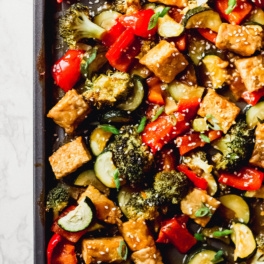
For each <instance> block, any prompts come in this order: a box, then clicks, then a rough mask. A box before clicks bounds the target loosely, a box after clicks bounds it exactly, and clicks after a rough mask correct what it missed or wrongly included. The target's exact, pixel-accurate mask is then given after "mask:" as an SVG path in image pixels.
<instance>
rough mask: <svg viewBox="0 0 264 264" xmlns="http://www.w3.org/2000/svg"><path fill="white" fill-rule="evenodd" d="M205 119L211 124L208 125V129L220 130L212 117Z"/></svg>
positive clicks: (207, 116)
mask: <svg viewBox="0 0 264 264" xmlns="http://www.w3.org/2000/svg"><path fill="white" fill-rule="evenodd" d="M206 119H207V120H208V121H210V122H211V123H212V124H209V125H208V127H209V128H211V129H213V130H221V127H220V126H219V125H218V123H219V122H218V120H217V119H216V118H215V117H214V116H213V115H211V114H208V115H206Z"/></svg>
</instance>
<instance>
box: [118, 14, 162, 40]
mask: <svg viewBox="0 0 264 264" xmlns="http://www.w3.org/2000/svg"><path fill="white" fill-rule="evenodd" d="M154 14H155V12H154V10H153V9H144V10H139V11H137V12H136V13H133V14H129V15H123V16H120V17H119V18H118V21H119V22H120V23H121V24H122V25H123V26H125V27H126V28H131V29H133V32H134V34H135V35H136V36H139V37H142V38H149V37H151V36H154V35H155V34H156V32H157V25H155V26H154V27H153V28H152V29H148V27H149V23H150V19H151V17H152V16H153V15H154Z"/></svg>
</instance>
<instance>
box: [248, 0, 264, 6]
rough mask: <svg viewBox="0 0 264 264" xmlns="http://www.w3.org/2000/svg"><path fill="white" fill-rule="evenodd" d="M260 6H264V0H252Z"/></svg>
mask: <svg viewBox="0 0 264 264" xmlns="http://www.w3.org/2000/svg"><path fill="white" fill-rule="evenodd" d="M251 2H252V3H254V4H255V5H256V6H257V7H259V8H264V0H251Z"/></svg>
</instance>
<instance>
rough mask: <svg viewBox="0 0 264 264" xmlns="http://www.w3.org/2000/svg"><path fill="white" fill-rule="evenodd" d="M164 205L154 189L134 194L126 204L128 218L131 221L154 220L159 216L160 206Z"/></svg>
mask: <svg viewBox="0 0 264 264" xmlns="http://www.w3.org/2000/svg"><path fill="white" fill-rule="evenodd" d="M163 203H164V199H163V198H162V197H160V196H159V195H158V194H157V193H156V192H155V190H154V189H153V188H149V189H145V190H143V191H139V192H134V193H132V194H131V196H130V199H129V200H128V202H127V203H126V208H125V209H126V216H127V217H128V218H130V219H132V218H138V217H142V218H144V219H146V220H153V219H155V218H156V217H157V216H158V215H159V212H158V209H159V206H161V205H162V204H163Z"/></svg>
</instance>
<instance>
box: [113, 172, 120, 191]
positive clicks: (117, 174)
mask: <svg viewBox="0 0 264 264" xmlns="http://www.w3.org/2000/svg"><path fill="white" fill-rule="evenodd" d="M119 175H120V173H119V170H118V169H116V170H115V171H114V181H115V185H116V189H117V190H119V189H120V179H119Z"/></svg>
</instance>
